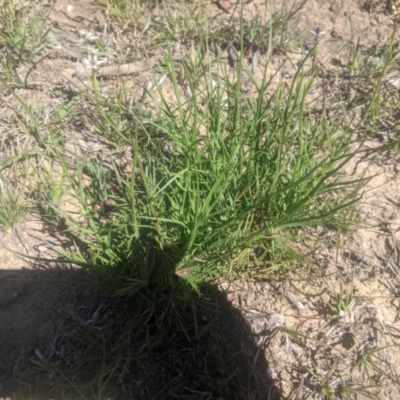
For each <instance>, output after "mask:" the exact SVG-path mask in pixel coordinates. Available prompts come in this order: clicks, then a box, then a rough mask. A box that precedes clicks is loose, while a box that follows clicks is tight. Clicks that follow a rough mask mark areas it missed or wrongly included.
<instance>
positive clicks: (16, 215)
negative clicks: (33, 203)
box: [0, 180, 26, 232]
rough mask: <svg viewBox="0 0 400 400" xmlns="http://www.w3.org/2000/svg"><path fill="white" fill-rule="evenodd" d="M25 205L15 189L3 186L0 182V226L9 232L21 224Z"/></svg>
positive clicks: (19, 193)
mask: <svg viewBox="0 0 400 400" xmlns="http://www.w3.org/2000/svg"><path fill="white" fill-rule="evenodd" d="M25 208H26V205H25V201H24V199H23V196H22V194H21V192H20V191H19V190H18V188H16V187H10V186H8V185H5V184H4V182H3V181H1V180H0V226H1V227H2V228H3V229H5V230H6V231H7V232H11V231H12V230H13V229H14V228H15V227H17V226H18V224H19V223H20V222H21V220H22V217H23V214H24V211H25Z"/></svg>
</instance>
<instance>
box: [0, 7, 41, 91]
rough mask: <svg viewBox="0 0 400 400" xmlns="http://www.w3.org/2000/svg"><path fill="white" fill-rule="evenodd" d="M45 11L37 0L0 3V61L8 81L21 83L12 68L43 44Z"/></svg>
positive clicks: (32, 55) (33, 56)
mask: <svg viewBox="0 0 400 400" xmlns="http://www.w3.org/2000/svg"><path fill="white" fill-rule="evenodd" d="M47 13H48V9H47V8H46V7H45V6H43V5H42V4H40V2H39V3H37V2H28V3H26V4H23V3H22V2H19V1H7V2H5V3H4V4H3V5H2V6H1V7H0V49H1V57H0V62H1V64H2V65H3V67H4V69H5V72H6V75H7V79H8V80H9V81H10V82H15V83H20V82H18V81H19V78H18V76H16V74H15V69H16V68H17V67H19V66H20V65H21V64H22V63H24V62H27V63H30V62H32V61H34V58H35V56H36V55H38V54H39V53H40V51H41V50H42V49H43V48H44V45H43V38H44V36H45V35H46V29H47V27H46V21H47Z"/></svg>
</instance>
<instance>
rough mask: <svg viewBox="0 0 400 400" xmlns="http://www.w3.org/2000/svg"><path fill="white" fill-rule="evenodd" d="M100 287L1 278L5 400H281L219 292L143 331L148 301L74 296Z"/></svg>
mask: <svg viewBox="0 0 400 400" xmlns="http://www.w3.org/2000/svg"><path fill="white" fill-rule="evenodd" d="M92 279H95V278H93V276H91V275H90V274H89V273H88V272H87V271H83V270H76V269H74V270H71V269H62V268H54V269H39V268H38V269H33V270H1V271H0V324H1V330H0V397H12V398H18V399H47V398H56V399H64V398H68V399H75V398H77V399H78V398H79V399H82V398H84V399H214V398H220V399H278V398H280V397H281V396H280V394H279V392H278V390H277V389H276V388H275V386H274V384H273V381H272V379H271V378H270V376H269V374H268V365H267V361H266V360H265V358H264V351H262V349H258V348H257V346H256V344H255V341H254V337H253V335H252V331H251V327H250V325H249V324H248V323H247V322H246V321H245V319H244V317H243V316H242V315H241V313H240V311H238V310H237V309H235V308H233V307H232V306H231V305H230V303H229V302H228V301H227V299H226V297H225V296H224V295H223V294H222V293H220V292H219V291H218V290H217V289H216V288H215V287H213V286H212V285H204V286H203V287H202V288H201V293H203V295H202V298H201V300H200V301H198V302H196V303H195V304H193V303H192V304H185V305H184V306H183V307H184V308H185V309H186V310H187V311H188V312H187V313H184V314H182V310H180V311H179V315H180V316H182V315H185V316H183V317H182V318H181V319H180V320H177V319H174V320H172V321H170V320H168V318H169V315H167V314H165V313H163V312H162V311H161V312H156V313H152V314H151V316H150V317H148V318H147V320H146V319H145V320H144V323H143V321H142V322H141V323H140V324H135V323H132V318H134V317H135V313H137V311H138V310H141V308H140V307H139V308H137V304H139V303H140V302H142V301H143V300H144V301H147V300H148V299H139V298H135V297H132V298H121V297H119V298H117V299H116V298H109V297H106V296H104V295H102V294H101V293H92V292H89V291H84V292H82V290H81V291H77V289H76V288H74V285H73V282H74V281H75V282H76V281H79V282H80V284H82V283H84V282H85V281H87V282H88V283H92V282H90V281H91V280H92ZM177 279H178V280H179V281H180V282H183V279H182V278H179V277H177ZM60 282H61V283H62V285H60V284H59V283H60ZM89 286H90V285H88V287H89ZM159 300H160V301H161V302H162V301H163V298H162V296H161V297H160V298H159ZM157 304H161V303H157ZM174 304H175V303H174ZM161 309H162V307H161ZM137 318H138V320H140V318H141V316H140V315H139V316H137ZM164 325H165V326H166V328H165V329H163V328H160V327H163V326H164ZM13 396H14V397H13Z"/></svg>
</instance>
